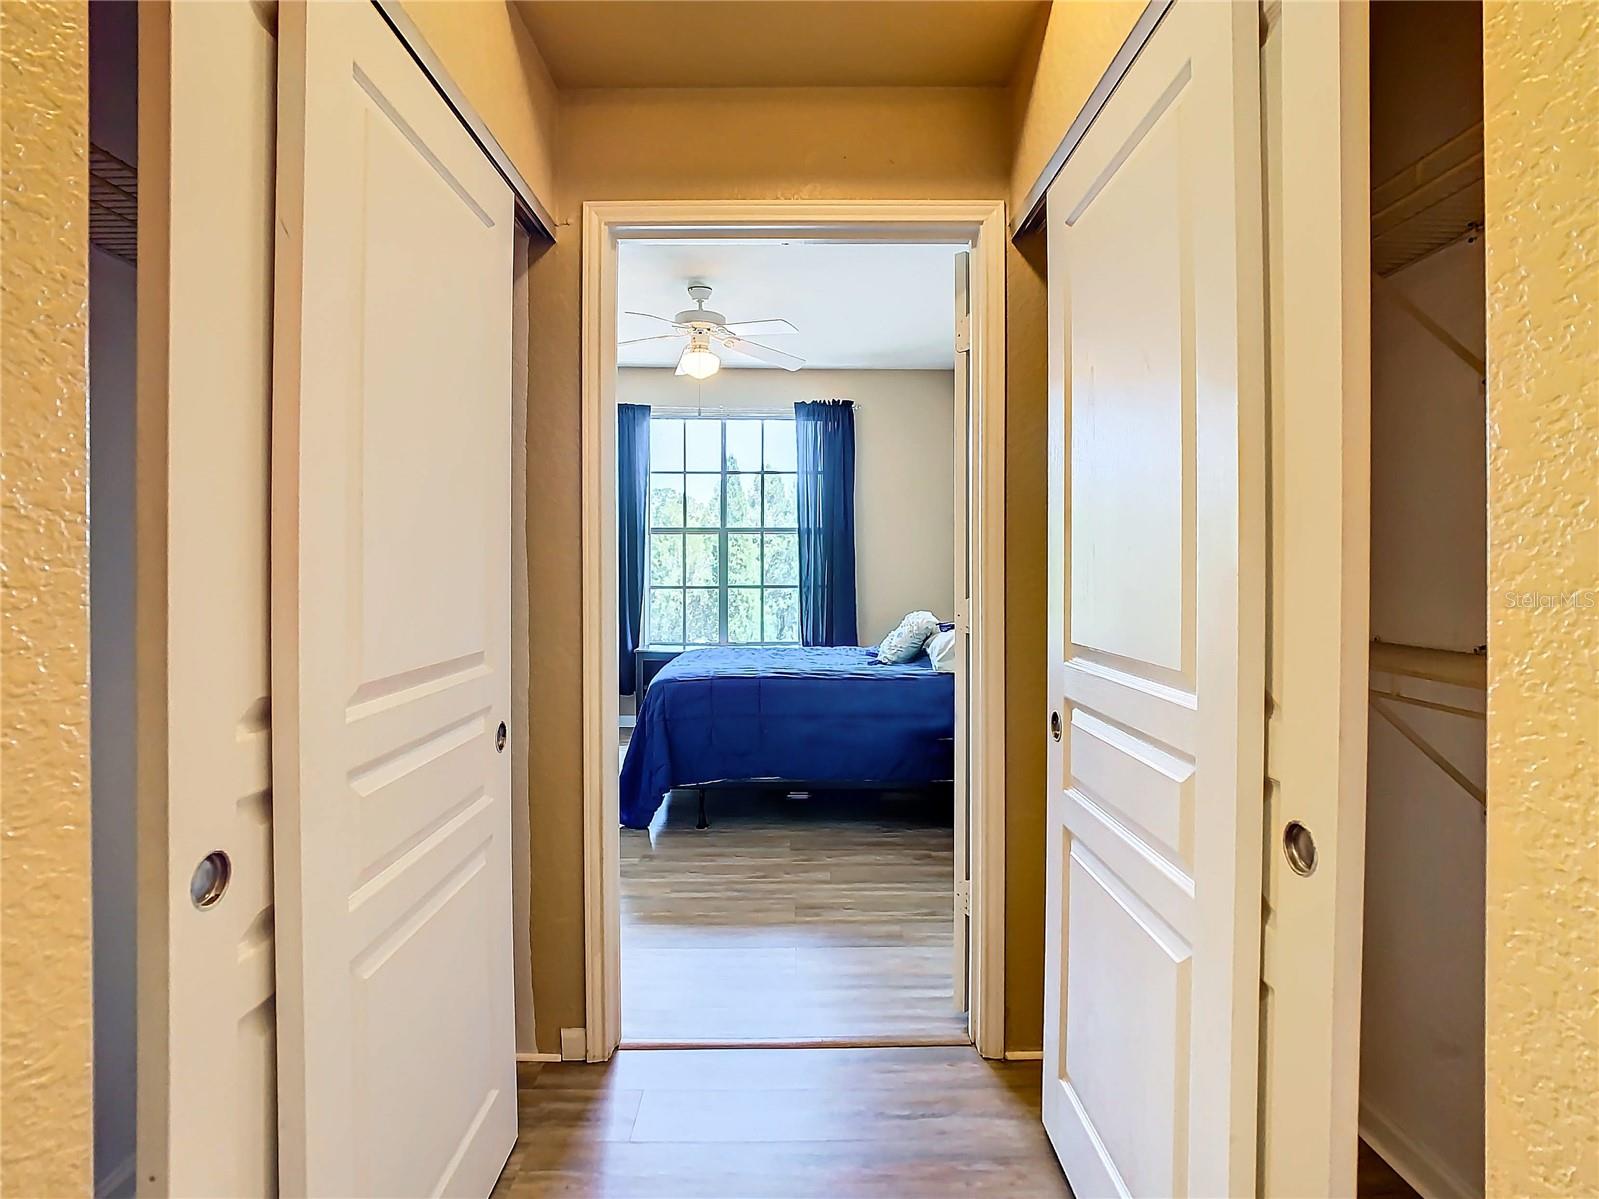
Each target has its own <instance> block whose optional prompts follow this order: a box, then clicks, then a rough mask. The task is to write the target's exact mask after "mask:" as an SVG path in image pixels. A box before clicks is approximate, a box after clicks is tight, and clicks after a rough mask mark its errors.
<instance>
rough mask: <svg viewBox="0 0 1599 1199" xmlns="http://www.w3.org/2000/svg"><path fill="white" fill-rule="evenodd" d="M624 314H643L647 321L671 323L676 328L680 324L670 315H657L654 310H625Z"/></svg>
mask: <svg viewBox="0 0 1599 1199" xmlns="http://www.w3.org/2000/svg"><path fill="white" fill-rule="evenodd" d="M622 315H623V316H642V317H643V318H644V319H645V320H647V321H660V322H661V324H663V325H671V326H672V328H674V329H676V328H677V327H678V324H677V322H676V321H674V320H672V319H671V318H669V317H664V316H656V315H655V314H654V313H653V312H633V311H624V312H623V313H622Z"/></svg>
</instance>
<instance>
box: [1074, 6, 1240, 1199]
mask: <svg viewBox="0 0 1599 1199" xmlns="http://www.w3.org/2000/svg"><path fill="white" fill-rule="evenodd" d="M1260 144H1261V143H1260V75H1259V13H1258V10H1257V6H1256V5H1254V4H1219V3H1205V2H1202V0H1178V2H1177V4H1176V5H1175V7H1174V8H1173V9H1172V10H1171V11H1170V13H1169V14H1168V15H1167V16H1166V17H1165V19H1164V21H1163V22H1162V24H1161V25H1160V27H1159V28H1158V29H1157V30H1156V31H1155V33H1154V34H1153V36H1152V38H1151V40H1150V41H1149V43H1148V44H1147V45H1146V46H1145V47H1144V48H1143V50H1142V52H1141V53H1140V55H1139V57H1138V59H1137V60H1136V61H1135V62H1134V63H1133V65H1132V67H1131V68H1130V69H1129V71H1128V73H1127V75H1126V77H1125V78H1124V79H1123V80H1122V82H1121V83H1120V85H1119V86H1118V87H1117V89H1116V91H1115V92H1114V93H1113V95H1112V96H1111V98H1110V100H1109V102H1108V103H1107V105H1106V107H1105V108H1104V110H1103V111H1102V112H1101V113H1100V115H1099V117H1098V118H1097V120H1096V121H1095V122H1094V124H1093V125H1092V126H1091V127H1090V129H1089V131H1088V133H1087V135H1086V136H1085V137H1084V138H1083V140H1082V142H1081V143H1080V144H1079V145H1078V147H1077V148H1076V150H1075V151H1074V153H1073V154H1072V156H1071V157H1070V158H1069V159H1068V161H1067V162H1066V165H1065V166H1064V168H1063V169H1062V170H1061V172H1060V175H1059V176H1058V178H1057V179H1056V180H1055V182H1054V184H1053V186H1052V187H1051V189H1050V192H1049V197H1048V217H1047V219H1048V229H1049V234H1048V236H1049V304H1050V313H1049V319H1050V395H1049V403H1050V429H1051V447H1050V488H1051V490H1050V512H1051V529H1050V604H1049V612H1050V625H1049V638H1050V650H1049V671H1050V695H1051V703H1052V706H1053V708H1054V711H1053V712H1052V714H1051V726H1052V733H1051V738H1052V740H1051V744H1050V754H1049V823H1048V845H1047V855H1048V858H1047V860H1048V875H1047V908H1046V966H1045V1018H1044V1097H1043V1104H1044V1123H1045V1126H1046V1128H1047V1129H1048V1131H1049V1134H1050V1137H1051V1139H1052V1140H1053V1142H1054V1145H1055V1148H1056V1151H1057V1152H1058V1153H1059V1155H1060V1158H1061V1161H1062V1163H1063V1164H1064V1166H1065V1169H1066V1172H1067V1175H1068V1177H1069V1178H1070V1180H1071V1184H1072V1187H1073V1189H1074V1191H1075V1193H1076V1194H1077V1196H1078V1197H1079V1199H1089V1197H1090V1196H1099V1195H1140V1196H1151V1197H1154V1196H1222V1195H1250V1194H1253V1193H1254V1192H1255V1165H1256V1146H1255V1132H1256V1099H1257V1090H1258V1088H1257V1058H1258V1044H1259V1042H1258V1038H1259V1004H1260V937H1261V857H1262V835H1263V827H1262V803H1263V801H1262V785H1263V778H1262V752H1263V749H1262V746H1263V737H1264V720H1265V682H1264V650H1265V599H1266V564H1265V547H1266V530H1265V517H1266V511H1265V503H1266V476H1265V415H1266V407H1265V379H1264V347H1263V339H1264V313H1263V298H1262V291H1263V276H1264V263H1263V257H1262V253H1263V252H1262V230H1261V205H1262V201H1261V174H1260V171H1261V166H1260V162H1261V160H1260Z"/></svg>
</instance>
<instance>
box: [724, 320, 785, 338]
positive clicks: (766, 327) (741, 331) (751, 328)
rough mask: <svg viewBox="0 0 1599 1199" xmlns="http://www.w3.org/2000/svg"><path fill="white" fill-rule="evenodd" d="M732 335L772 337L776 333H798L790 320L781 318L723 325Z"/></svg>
mask: <svg viewBox="0 0 1599 1199" xmlns="http://www.w3.org/2000/svg"><path fill="white" fill-rule="evenodd" d="M722 328H724V329H726V330H727V331H728V332H729V333H731V334H732V335H733V336H734V337H772V336H774V335H776V334H778V333H798V332H799V330H798V329H796V328H795V327H794V325H793V322H791V321H785V320H782V319H778V320H770V321H734V322H733V323H732V324H730V325H723V326H722Z"/></svg>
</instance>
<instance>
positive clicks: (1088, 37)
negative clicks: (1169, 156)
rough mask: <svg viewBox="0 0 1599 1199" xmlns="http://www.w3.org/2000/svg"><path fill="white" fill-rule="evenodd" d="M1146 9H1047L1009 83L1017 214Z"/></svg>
mask: <svg viewBox="0 0 1599 1199" xmlns="http://www.w3.org/2000/svg"><path fill="white" fill-rule="evenodd" d="M1143 11H1144V0H1057V3H1055V4H1052V5H1051V6H1050V7H1049V9H1048V10H1047V12H1046V16H1045V17H1044V19H1043V20H1042V22H1041V23H1040V25H1039V28H1038V29H1037V30H1036V31H1035V34H1034V38H1033V41H1032V44H1031V46H1030V47H1029V48H1028V51H1027V52H1026V53H1025V54H1024V55H1023V56H1022V60H1021V62H1020V63H1018V64H1017V71H1016V76H1015V78H1014V80H1013V81H1012V83H1011V121H1012V126H1013V129H1014V137H1015V147H1016V149H1015V155H1014V158H1013V159H1012V162H1011V180H1010V202H1011V209H1012V212H1013V215H1015V216H1020V215H1021V212H1020V205H1021V202H1022V197H1023V196H1025V195H1026V194H1027V191H1028V189H1029V188H1030V187H1032V186H1033V183H1034V181H1035V180H1036V179H1037V178H1038V174H1039V172H1040V171H1042V170H1043V169H1044V164H1045V163H1047V162H1048V161H1049V156H1050V155H1051V154H1053V153H1054V152H1055V148H1056V147H1057V146H1059V145H1060V139H1061V137H1062V136H1064V135H1065V133H1066V130H1067V129H1068V128H1070V126H1071V123H1072V122H1073V121H1074V120H1076V119H1077V114H1078V112H1079V111H1080V110H1081V109H1082V107H1083V101H1085V100H1087V99H1088V94H1089V93H1090V92H1092V91H1093V90H1094V85H1095V84H1097V83H1098V82H1099V77H1100V76H1101V75H1103V74H1104V73H1105V68H1106V67H1108V66H1110V60H1111V59H1112V58H1114V57H1115V56H1116V51H1117V50H1119V49H1121V44H1122V42H1124V41H1125V40H1126V39H1127V34H1128V33H1129V32H1130V31H1131V30H1132V27H1133V25H1134V23H1135V22H1136V21H1137V20H1138V15H1139V14H1140V13H1142V12H1143Z"/></svg>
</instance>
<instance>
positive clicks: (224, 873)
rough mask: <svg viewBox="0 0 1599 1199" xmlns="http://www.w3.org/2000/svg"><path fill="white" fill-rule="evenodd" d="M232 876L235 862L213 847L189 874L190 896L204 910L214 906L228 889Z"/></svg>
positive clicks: (195, 904)
mask: <svg viewBox="0 0 1599 1199" xmlns="http://www.w3.org/2000/svg"><path fill="white" fill-rule="evenodd" d="M232 877H233V863H232V862H231V861H229V860H228V855H227V854H225V853H223V852H222V851H221V850H220V849H213V850H212V851H211V852H210V853H208V854H206V855H205V857H203V858H201V859H200V864H199V865H198V866H196V867H195V868H194V873H193V874H192V875H190V876H189V898H190V899H192V900H193V901H194V906H195V907H197V908H199V909H200V910H201V911H202V912H203V911H205V910H206V909H207V908H213V907H215V906H216V905H217V901H218V900H220V899H221V898H222V893H223V892H224V891H226V890H227V889H228V880H230V879H231V878H232Z"/></svg>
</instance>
